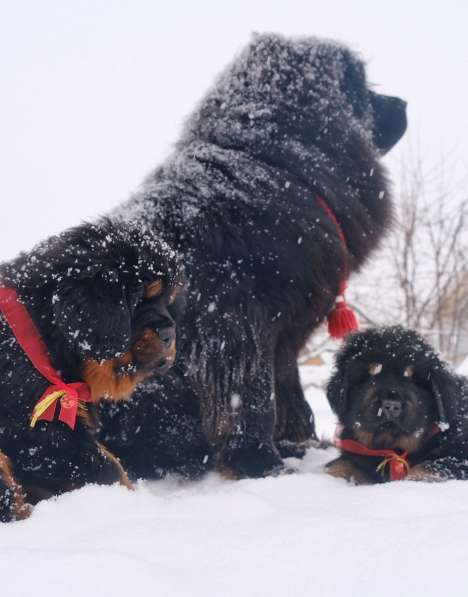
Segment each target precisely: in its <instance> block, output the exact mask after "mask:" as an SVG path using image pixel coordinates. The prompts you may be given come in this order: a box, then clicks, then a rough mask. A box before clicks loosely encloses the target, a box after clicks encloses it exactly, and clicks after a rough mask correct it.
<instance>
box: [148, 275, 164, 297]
mask: <svg viewBox="0 0 468 597" xmlns="http://www.w3.org/2000/svg"><path fill="white" fill-rule="evenodd" d="M162 291H163V283H162V280H155V281H154V282H151V284H149V285H148V286H147V288H146V291H145V298H146V299H152V298H155V297H157V296H159V295H160V294H161V292H162Z"/></svg>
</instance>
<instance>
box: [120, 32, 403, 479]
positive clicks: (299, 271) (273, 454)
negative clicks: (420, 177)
mask: <svg viewBox="0 0 468 597" xmlns="http://www.w3.org/2000/svg"><path fill="white" fill-rule="evenodd" d="M405 128H406V114H405V102H403V101H402V100H400V99H398V98H394V97H388V96H383V95H380V94H377V93H375V92H374V91H372V90H371V89H370V88H369V86H368V84H367V81H366V77H365V72H364V65H363V63H362V62H361V60H360V59H359V58H358V57H356V56H355V55H354V54H353V53H351V52H350V51H349V50H348V49H346V48H344V47H342V46H340V45H338V44H336V43H333V42H329V41H321V40H317V39H313V38H306V39H287V38H283V37H281V36H278V35H259V36H256V37H255V38H254V40H253V41H252V43H250V44H249V45H248V47H247V48H246V49H245V50H244V52H243V53H242V54H241V55H240V56H239V57H238V58H237V59H236V60H235V61H234V62H233V63H232V64H231V65H230V66H229V67H228V68H227V69H226V71H225V72H224V73H223V74H222V75H221V77H220V78H219V79H218V81H217V84H216V85H215V86H214V88H213V89H212V90H211V91H210V92H209V93H208V94H207V96H206V97H205V98H204V99H203V101H202V102H201V104H200V105H199V107H198V108H197V110H196V111H195V113H194V114H193V115H192V117H191V118H190V119H189V120H188V122H187V125H186V129H185V131H184V134H183V136H182V138H181V140H180V141H179V143H178V144H177V146H176V151H175V153H174V154H173V155H172V156H171V157H170V158H169V159H168V160H167V161H166V162H165V163H164V165H163V166H162V167H160V168H158V169H157V170H156V171H155V172H154V173H153V174H152V175H151V176H150V177H149V178H148V180H147V181H146V184H145V185H144V187H143V189H142V190H141V192H139V193H138V194H137V195H136V196H135V197H134V198H132V199H131V201H130V202H129V203H127V204H125V205H124V206H123V207H121V208H120V209H119V211H118V212H117V214H116V217H118V218H122V219H124V220H125V218H126V217H130V216H131V217H132V218H134V217H136V218H137V220H138V221H139V222H140V224H141V225H142V226H145V227H147V228H148V229H150V230H153V231H155V232H156V233H157V234H158V235H161V236H162V237H163V238H165V239H166V240H167V241H168V243H169V244H170V245H171V246H173V247H174V248H175V249H176V250H177V251H178V252H179V253H180V255H181V257H182V261H183V263H184V264H185V266H186V268H187V273H188V279H189V300H188V308H187V313H186V317H185V319H184V322H183V325H182V327H181V333H180V336H179V337H180V343H179V353H178V355H179V357H180V358H179V360H178V366H177V367H176V368H175V369H174V370H173V372H171V374H170V375H171V376H177V377H178V378H179V381H180V383H177V382H174V380H172V379H168V380H167V384H169V385H168V387H169V386H170V387H175V388H177V392H178V397H179V398H181V399H182V401H184V400H185V399H186V400H191V399H195V400H198V401H199V402H200V405H201V417H202V422H203V428H204V431H205V433H206V436H207V438H208V439H209V441H210V442H211V444H212V445H213V446H214V447H215V450H216V454H217V458H216V459H217V465H218V467H219V468H221V469H223V470H227V471H228V473H229V474H230V475H234V476H236V477H244V476H252V477H257V476H263V475H267V474H269V473H272V472H274V471H278V470H280V469H281V467H282V459H281V457H280V454H279V452H278V446H279V447H281V446H282V445H284V444H285V443H287V442H298V443H299V442H302V441H304V440H307V439H309V438H313V437H314V435H315V431H314V420H313V415H312V412H311V410H310V408H309V406H308V405H307V403H306V401H305V399H304V395H303V392H302V389H301V385H300V382H299V374H298V369H297V364H296V361H297V356H298V353H299V351H300V350H301V348H302V347H303V345H304V343H305V340H306V339H307V338H308V337H309V335H310V334H311V332H312V331H313V330H314V329H315V328H316V327H317V326H318V325H319V324H320V323H321V322H322V321H323V320H324V319H325V318H326V316H327V314H328V313H329V312H330V310H331V309H332V306H333V305H334V303H335V299H336V297H337V295H338V294H339V293H340V292H341V290H342V287H343V285H344V283H345V279H346V277H347V275H348V274H349V273H350V272H351V271H355V270H357V269H359V268H360V267H361V265H362V264H363V263H364V261H365V260H366V259H367V257H368V256H369V255H370V253H371V252H372V250H373V249H374V248H375V247H376V245H377V244H378V242H379V240H380V239H381V237H382V236H383V234H384V232H385V229H386V228H387V226H388V224H389V220H390V214H391V203H390V196H389V189H388V185H387V180H386V176H385V172H384V169H383V167H382V165H381V163H380V157H381V156H382V155H383V154H384V153H385V152H387V151H388V150H389V149H390V148H391V147H392V146H393V145H394V144H395V143H396V142H397V141H398V140H399V139H400V137H401V136H402V135H403V133H404V131H405ZM145 396H146V395H145ZM178 397H176V399H179V398H178ZM141 407H142V409H143V410H144V409H145V408H146V406H145V405H144V404H143V403H141ZM156 426H157V423H155V422H154V421H153V420H150V419H147V420H146V421H145V425H144V428H143V430H141V432H140V433H141V434H142V435H143V436H144V437H145V438H146V448H147V449H146V453H147V454H152V453H154V450H153V448H152V442H153V441H154V434H155V433H156V431H155V429H156ZM127 437H128V442H129V443H128V449H129V450H130V449H131V442H132V441H133V440H132V437H131V435H127ZM141 441H143V440H141ZM275 442H276V445H275ZM288 445H289V444H288ZM152 470H153V463H152V462H151V460H150V461H148V468H147V475H148V476H151V474H152V472H151V471H152Z"/></svg>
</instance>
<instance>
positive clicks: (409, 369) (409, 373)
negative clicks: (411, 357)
mask: <svg viewBox="0 0 468 597" xmlns="http://www.w3.org/2000/svg"><path fill="white" fill-rule="evenodd" d="M413 374H414V367H413V366H412V365H408V367H405V370H404V371H403V377H409V378H411V377H413Z"/></svg>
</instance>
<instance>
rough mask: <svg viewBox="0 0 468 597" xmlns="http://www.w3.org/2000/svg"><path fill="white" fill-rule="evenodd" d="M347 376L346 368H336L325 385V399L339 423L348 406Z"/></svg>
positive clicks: (343, 366)
mask: <svg viewBox="0 0 468 597" xmlns="http://www.w3.org/2000/svg"><path fill="white" fill-rule="evenodd" d="M348 390H349V375H348V367H347V366H346V365H344V363H341V365H339V366H337V367H336V369H335V371H334V373H333V375H332V377H331V379H330V381H329V382H328V385H327V399H328V402H329V403H330V406H331V409H332V410H333V412H334V413H335V414H336V415H337V417H338V419H339V420H340V421H341V420H342V417H343V416H344V414H345V413H346V409H347V406H348Z"/></svg>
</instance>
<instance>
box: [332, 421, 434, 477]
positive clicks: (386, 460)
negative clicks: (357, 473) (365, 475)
mask: <svg viewBox="0 0 468 597" xmlns="http://www.w3.org/2000/svg"><path fill="white" fill-rule="evenodd" d="M439 432H440V428H439V427H438V426H437V425H434V426H433V428H432V431H431V436H430V437H434V435H436V434H437V433H439ZM335 445H336V447H337V448H339V449H340V450H343V451H344V452H349V453H350V454H358V455H359V456H373V457H374V458H382V461H381V462H380V463H379V464H378V466H377V467H376V469H375V470H376V471H378V472H380V473H382V474H384V473H385V468H386V467H387V464H388V465H389V476H390V481H401V479H404V478H405V477H406V475H407V474H408V471H409V468H410V466H409V462H408V452H403V453H402V454H399V453H398V452H395V450H388V449H384V450H372V449H371V448H368V447H367V446H364V445H363V444H360V443H359V442H356V441H354V440H353V439H341V438H339V437H337V438H336V439H335Z"/></svg>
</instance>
